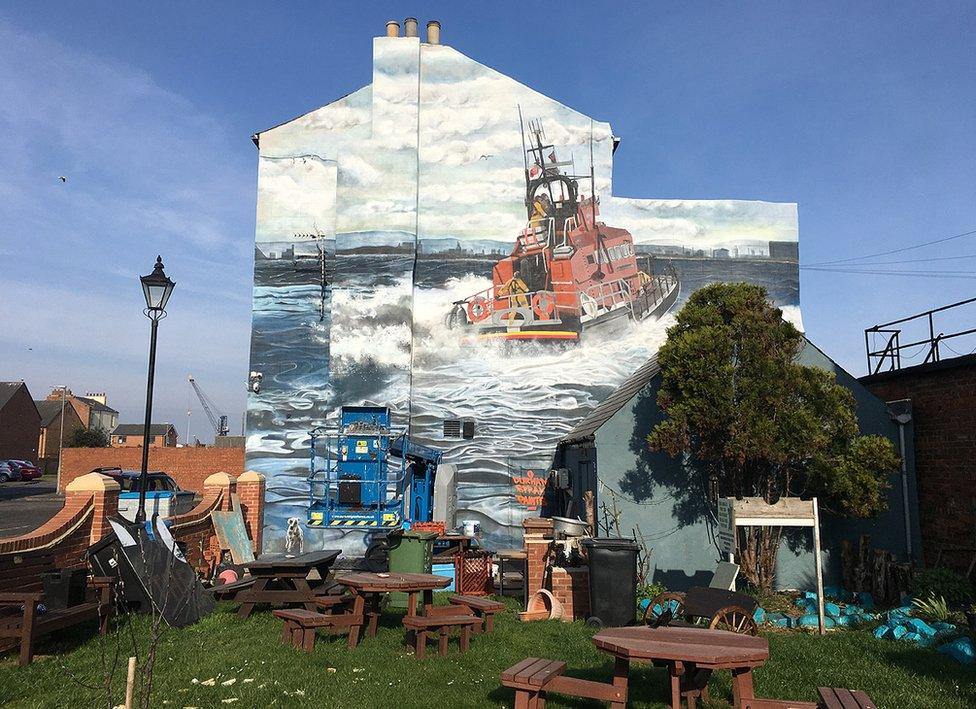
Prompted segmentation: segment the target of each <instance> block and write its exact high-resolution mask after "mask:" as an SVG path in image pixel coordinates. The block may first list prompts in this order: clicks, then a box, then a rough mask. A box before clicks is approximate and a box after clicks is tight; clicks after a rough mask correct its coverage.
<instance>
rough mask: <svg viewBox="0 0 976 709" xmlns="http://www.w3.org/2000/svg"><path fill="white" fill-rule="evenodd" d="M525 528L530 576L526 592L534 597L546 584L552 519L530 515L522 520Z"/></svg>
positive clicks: (526, 580)
mask: <svg viewBox="0 0 976 709" xmlns="http://www.w3.org/2000/svg"><path fill="white" fill-rule="evenodd" d="M522 527H523V528H524V529H525V553H526V562H525V563H526V567H527V570H528V578H526V579H525V583H526V593H527V594H528V596H527V597H528V598H532V596H533V595H535V592H536V591H538V590H539V589H540V588H543V587H544V585H545V578H546V565H547V561H548V559H547V557H548V555H549V545H550V543H551V542H552V520H551V519H545V518H542V517H529V518H527V519H525V520H523V522H522Z"/></svg>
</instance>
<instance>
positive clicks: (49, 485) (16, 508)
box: [0, 475, 64, 537]
mask: <svg viewBox="0 0 976 709" xmlns="http://www.w3.org/2000/svg"><path fill="white" fill-rule="evenodd" d="M56 484H57V481H56V479H55V477H54V476H53V475H50V476H48V475H45V476H44V477H42V478H40V479H38V480H31V481H30V482H26V483H24V482H9V483H0V537H13V536H16V535H18V534H24V533H25V532H29V531H31V530H32V529H36V528H37V527H40V526H41V525H42V524H44V523H45V522H46V521H47V520H48V519H50V518H51V516H52V515H53V514H54V513H55V512H57V511H58V510H60V509H61V507H62V506H63V505H64V495H59V494H58V493H57V492H56V491H55V487H56Z"/></svg>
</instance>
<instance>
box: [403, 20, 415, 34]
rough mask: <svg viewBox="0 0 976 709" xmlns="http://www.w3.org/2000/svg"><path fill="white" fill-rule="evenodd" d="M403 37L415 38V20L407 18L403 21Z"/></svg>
mask: <svg viewBox="0 0 976 709" xmlns="http://www.w3.org/2000/svg"><path fill="white" fill-rule="evenodd" d="M403 36H404V37H416V36H418V35H417V18H416V17H408V18H407V19H405V20H404V21H403Z"/></svg>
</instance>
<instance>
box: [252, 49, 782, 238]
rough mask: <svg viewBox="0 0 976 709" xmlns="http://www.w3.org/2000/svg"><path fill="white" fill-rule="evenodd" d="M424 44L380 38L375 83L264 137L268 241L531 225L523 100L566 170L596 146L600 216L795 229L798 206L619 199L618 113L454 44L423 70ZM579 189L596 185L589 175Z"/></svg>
mask: <svg viewBox="0 0 976 709" xmlns="http://www.w3.org/2000/svg"><path fill="white" fill-rule="evenodd" d="M417 50H418V44H417V43H416V42H411V41H407V40H388V39H385V38H379V39H377V40H374V42H373V59H374V65H373V82H372V84H371V86H368V87H365V88H362V89H359V90H357V91H354V92H353V93H351V94H349V95H347V96H345V97H343V98H342V99H339V100H338V101H336V102H333V103H332V104H329V105H327V106H324V107H322V108H320V109H317V110H314V111H312V112H310V113H308V114H306V115H303V116H300V117H298V118H296V119H295V120H293V121H289V122H286V123H285V124H283V125H281V126H278V127H275V128H272V129H270V130H268V131H266V132H264V133H262V134H261V135H260V143H261V154H262V159H261V161H260V191H261V198H260V199H259V201H258V224H257V239H258V241H259V242H260V241H280V240H287V239H289V238H292V236H293V235H295V234H307V233H317V234H322V235H326V236H332V235H333V234H335V233H336V232H339V233H340V234H342V233H348V232H363V231H370V232H373V231H390V232H407V233H413V232H414V231H415V230H416V231H417V233H418V236H419V237H420V238H421V239H425V238H442V237H456V238H460V239H462V240H463V239H466V238H470V239H495V240H499V241H510V240H513V239H514V236H515V234H516V233H517V232H518V231H519V230H520V229H522V228H523V227H524V225H525V209H524V206H523V204H522V200H523V194H524V163H523V148H522V134H521V131H520V123H519V110H521V113H522V119H523V123H524V124H525V125H526V130H528V123H529V122H530V121H538V122H539V123H540V124H541V125H542V127H543V129H544V131H545V136H544V139H545V141H547V142H548V143H551V144H553V145H555V146H556V155H557V158H558V159H559V160H560V161H571V162H572V165H570V166H567V167H565V168H564V170H565V171H566V172H574V173H575V174H579V175H588V174H589V171H590V159H591V158H590V154H591V149H592V155H593V167H594V172H595V175H596V184H597V190H598V193H599V195H600V197H601V204H602V210H603V213H604V218H605V219H606V220H607V221H608V222H609V223H612V224H614V225H617V226H623V227H626V228H629V229H630V230H631V231H632V232H633V234H634V237H635V239H636V240H637V241H638V242H640V241H648V242H654V243H662V244H675V243H678V244H683V245H686V246H694V247H695V248H714V247H716V246H719V245H723V246H730V245H734V244H737V243H748V242H754V241H769V240H784V241H795V240H796V239H797V226H796V205H794V204H771V203H764V202H740V201H735V200H716V201H701V200H653V199H616V198H614V197H613V196H612V170H613V164H612V130H611V126H610V124H609V123H606V122H602V121H598V120H593V119H591V118H590V117H588V116H585V115H583V114H581V113H579V112H577V111H575V110H573V109H571V108H568V107H566V106H564V105H562V104H560V103H559V102H557V101H553V100H552V99H550V98H548V97H546V96H543V95H541V94H539V93H538V92H536V91H533V90H532V89H530V88H528V87H526V86H524V85H522V84H520V83H519V82H517V81H515V80H514V79H512V78H509V77H507V76H504V75H502V74H500V73H499V72H497V71H495V70H493V69H491V68H489V67H487V66H485V65H483V64H481V63H479V62H477V61H474V60H472V59H470V58H469V57H466V56H465V55H463V54H462V53H461V52H459V51H457V50H455V49H453V48H451V47H448V46H430V45H420V46H419V50H420V52H419V56H420V59H419V61H420V71H419V77H420V78H419V79H418V71H417V66H418V51H417ZM418 93H419V115H418V108H417V105H418ZM367 126H368V127H369V131H368V133H367V132H366V131H365V130H364V129H365V128H366V127H367ZM404 126H417V127H418V131H419V162H418V156H417V151H418V138H417V133H418V131H410V130H409V129H407V130H405V129H404ZM529 137H530V136H529ZM288 156H293V157H291V158H289V157H288ZM336 169H337V170H338V172H337V173H336ZM418 172H419V176H420V177H419V181H420V189H419V194H418V191H417V187H416V183H415V175H416V174H418ZM581 191H582V192H583V193H588V192H589V191H590V187H589V182H588V180H583V181H581ZM295 208H298V210H299V211H301V212H303V213H304V215H305V218H304V220H303V219H302V218H298V219H296V218H295V217H294V212H295ZM418 210H419V217H418Z"/></svg>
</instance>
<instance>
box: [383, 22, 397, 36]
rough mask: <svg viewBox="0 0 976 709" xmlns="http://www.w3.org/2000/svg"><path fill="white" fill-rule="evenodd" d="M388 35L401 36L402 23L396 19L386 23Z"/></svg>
mask: <svg viewBox="0 0 976 709" xmlns="http://www.w3.org/2000/svg"><path fill="white" fill-rule="evenodd" d="M386 36H387V37H399V36H400V23H399V22H397V21H396V20H390V21H389V22H387V23H386Z"/></svg>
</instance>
